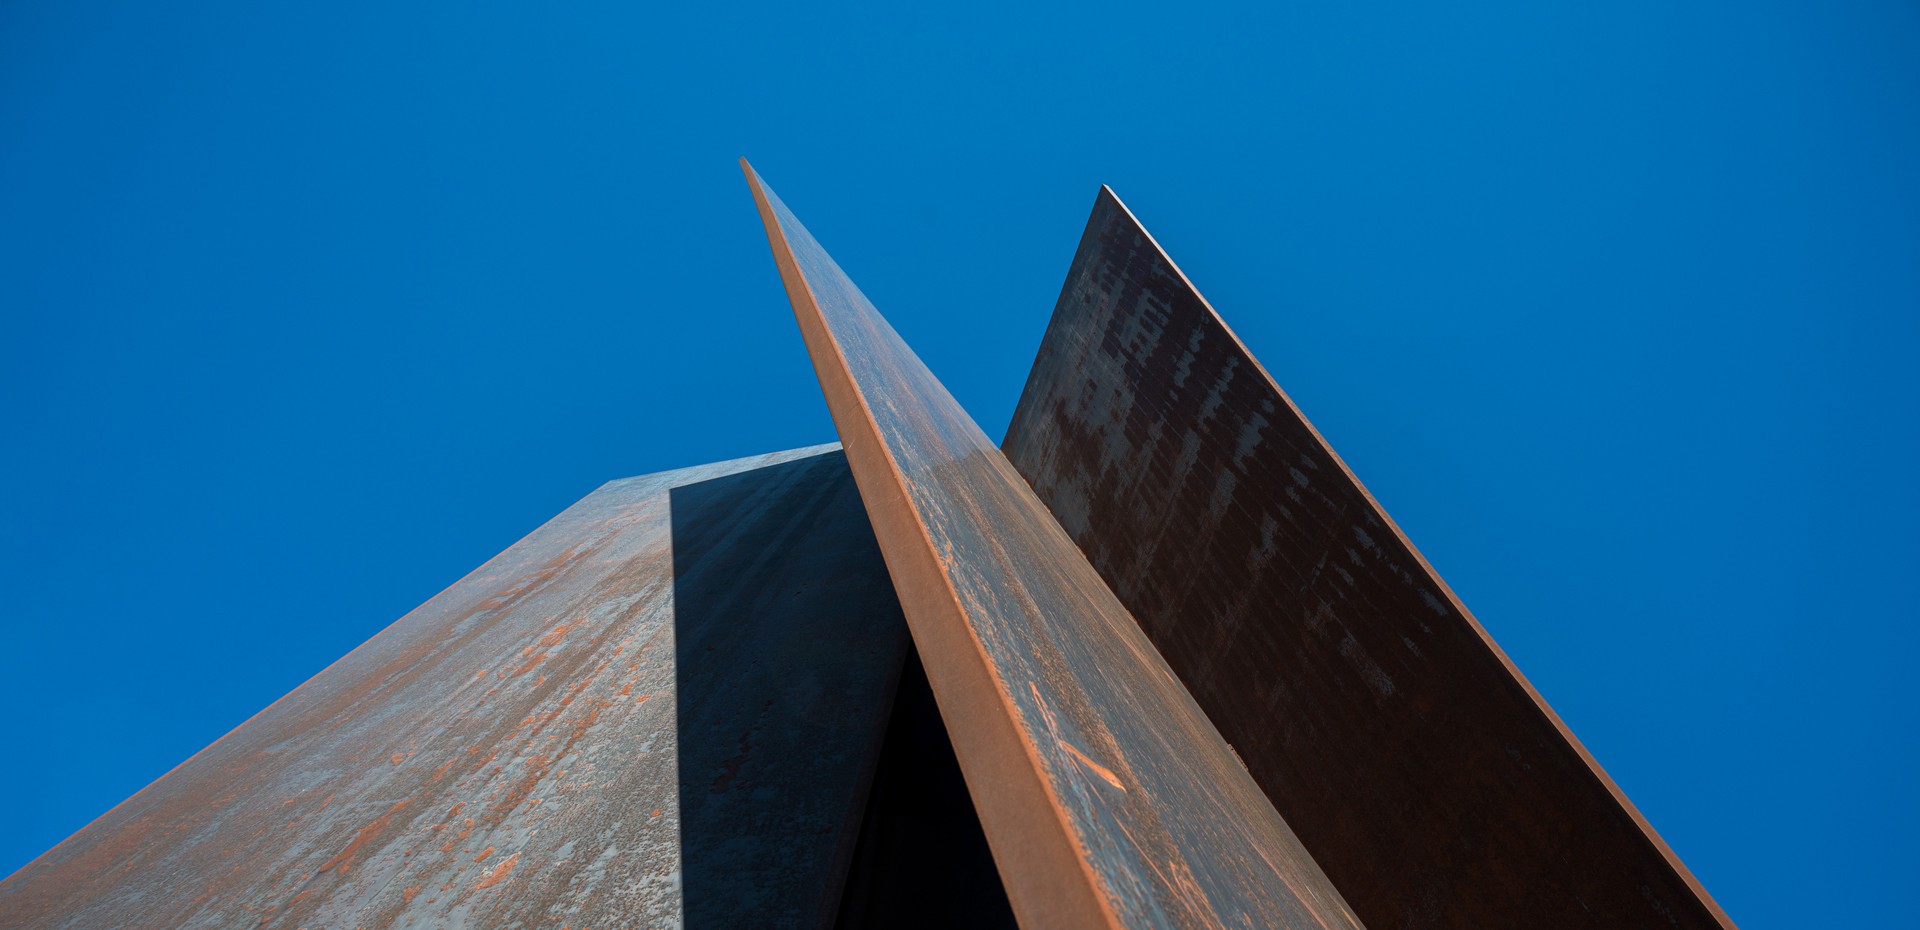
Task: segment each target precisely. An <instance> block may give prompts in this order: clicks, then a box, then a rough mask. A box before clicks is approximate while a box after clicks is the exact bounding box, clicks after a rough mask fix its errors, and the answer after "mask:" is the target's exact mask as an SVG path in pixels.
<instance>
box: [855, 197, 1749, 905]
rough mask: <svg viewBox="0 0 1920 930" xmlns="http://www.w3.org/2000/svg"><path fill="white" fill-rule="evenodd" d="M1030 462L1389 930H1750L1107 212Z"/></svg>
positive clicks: (1035, 395) (1064, 297)
mask: <svg viewBox="0 0 1920 930" xmlns="http://www.w3.org/2000/svg"><path fill="white" fill-rule="evenodd" d="M1004 448H1005V450H1006V454H1007V457H1008V458H1009V459H1011V460H1012V463H1013V465H1014V467H1015V468H1017V469H1018V470H1019V472H1020V473H1021V474H1022V475H1024V476H1025V478H1026V480H1027V481H1028V482H1030V483H1031V484H1032V487H1033V489H1034V490H1035V491H1037V492H1038V493H1039V496H1040V498H1041V500H1043V501H1045V502H1046V504H1047V506H1048V508H1049V509H1050V510H1051V512H1052V513H1053V514H1054V515H1055V516H1056V517H1058V518H1059V521H1060V523H1061V524H1063V525H1064V526H1065V527H1066V529H1067V530H1068V531H1069V532H1070V533H1071V534H1072V536H1073V538H1074V539H1075V541H1077V542H1078V543H1079V545H1080V547H1081V548H1082V549H1083V550H1084V551H1085V552H1086V554H1087V555H1088V557H1089V558H1090V559H1091V560H1092V562H1093V564H1094V566H1095V567H1096V568H1098V569H1099V571H1100V574H1101V576H1102V577H1103V578H1105V579H1106V580H1107V582H1108V583H1109V584H1110V585H1111V586H1112V589H1113V590H1114V592H1115V593H1116V594H1118V595H1119V597H1120V600H1121V601H1122V602H1123V603H1124V604H1126V606H1127V608H1128V609H1129V610H1130V611H1131V612H1132V614H1133V616H1134V617H1135V618H1137V619H1138V620H1139V621H1140V623H1141V625H1142V626H1143V627H1144V629H1145V630H1146V633H1147V635H1148V637H1149V638H1150V639H1151V640H1152V642H1153V644H1154V645H1155V646H1156V647H1158V649H1159V651H1160V652H1161V654H1163V655H1164V656H1166V659H1167V662H1168V663H1169V664H1170V665H1171V666H1172V667H1173V670H1174V671H1175V672H1176V673H1178V674H1179V676H1180V678H1181V680H1182V681H1184V682H1186V684H1187V686H1188V687H1189V688H1190V689H1191V690H1192V692H1193V695H1194V697H1195V699H1197V700H1198V701H1199V702H1200V706H1201V707H1203V708H1205V709H1206V711H1207V713H1208V715H1209V716H1210V717H1211V718H1212V719H1213V721H1214V722H1215V723H1216V724H1217V725H1218V726H1219V727H1220V731H1221V733H1222V734H1224V735H1225V736H1226V738H1227V739H1228V740H1229V741H1231V742H1232V743H1233V745H1234V747H1235V748H1236V749H1238V750H1239V753H1240V756H1241V758H1243V759H1245V760H1246V762H1247V765H1248V766H1249V768H1251V770H1252V772H1253V775H1254V777H1255V778H1256V779H1257V780H1258V781H1259V783H1260V785H1261V787H1262V788H1264V789H1265V790H1266V792H1267V795H1268V796H1269V797H1270V798H1272V799H1273V802H1274V804H1275V806H1276V807H1278V808H1279V810H1280V813H1281V814H1282V815H1283V816H1285V817H1286V819H1287V822H1288V823H1289V824H1290V825H1292V827H1293V828H1294V830H1295V831H1297V832H1298V834H1299V836H1300V839H1301V840H1302V841H1303V842H1304V843H1305V844H1306V847H1307V849H1308V850H1309V851H1311V852H1312V853H1313V856H1314V858H1315V859H1316V860H1318V861H1319V862H1320V864H1321V865H1322V866H1323V867H1324V868H1325V869H1326V871H1327V874H1328V875H1329V876H1330V877H1331V878H1332V879H1333V882H1334V884H1335V885H1336V886H1337V887H1338V888H1339V889H1340V891H1341V892H1342V893H1343V894H1344V895H1345V896H1346V899H1347V901H1348V902H1349V903H1351V904H1352V905H1353V908H1354V910H1355V911H1356V912H1358V913H1359V915H1360V916H1361V918H1362V919H1364V920H1366V921H1367V923H1368V924H1369V925H1371V926H1374V927H1376V928H1378V927H1472V928H1486V930H1523V928H1528V930H1532V928H1540V927H1648V928H1651V927H1685V928H1728V927H1731V926H1732V923H1731V922H1730V921H1729V920H1728V919H1727V917H1726V914H1725V913H1724V912H1722V911H1721V909H1720V908H1719V906H1718V905H1716V904H1715V903H1714V901H1713V899H1712V898H1711V897H1710V896H1708V894H1707V893H1706V891H1705V890H1704V889H1703V888H1701V887H1700V884H1699V882H1697V881H1695V880H1694V877H1693V876H1692V874H1690V873H1689V872H1688V871H1687V869H1686V867H1685V866H1684V865H1682V864H1681V862H1680V860H1679V858H1678V857H1676V856H1675V855H1674V854H1673V852H1672V850H1670V849H1669V848H1668V847H1667V845H1666V844H1665V843H1663V842H1662V841H1661V839H1660V837H1659V835H1658V834H1656V833H1655V832H1654V830H1653V828H1652V827H1651V826H1649V825H1648V823H1647V822H1646V820H1645V818H1643V817H1641V815H1640V813H1639V812H1638V811H1636V810H1635V809H1634V807H1633V805H1632V804H1631V803H1629V802H1628V801H1627V798H1626V796H1625V795H1624V794H1622V793H1621V791H1620V789H1619V787H1618V786H1616V785H1615V784H1614V783H1613V781H1612V780H1611V779H1609V778H1608V777H1607V775H1606V773H1605V772H1604V771H1602V770H1601V768H1600V766H1599V764H1598V763H1596V762H1595V761H1594V759H1593V757H1592V756H1591V755H1590V754H1588V752H1587V751H1586V750H1585V749H1584V748H1583V747H1582V746H1581V745H1580V742H1579V741H1578V740H1577V739H1575V738H1574V736H1573V734H1572V733H1571V732H1570V731H1569V730H1568V729H1567V727H1566V725H1565V724H1564V723H1562V722H1561V720H1560V718H1559V717H1557V716H1555V715H1554V713H1553V711H1552V710H1551V709H1550V708H1549V707H1548V706H1547V704H1546V702H1545V701H1544V700H1542V699H1541V697H1540V695H1539V693H1538V692H1536V691H1535V690H1534V689H1533V687H1532V686H1531V685H1529V684H1528V683H1527V680H1526V678H1525V677H1523V676H1522V675H1521V674H1520V672H1519V670H1518V669H1516V668H1515V667H1514V665H1513V663H1512V662H1511V661H1510V660H1509V659H1508V658H1507V656H1506V655H1505V654H1504V653H1503V652H1501V650H1500V648H1499V647H1498V646H1497V645H1495V644H1494V642H1493V640H1492V638H1491V637H1489V636H1488V635H1487V632H1486V630H1485V629H1483V628H1482V627H1481V626H1480V624H1479V623H1478V622H1476V621H1475V620H1474V618H1473V615H1472V614H1470V613H1468V612H1467V609H1466V607H1465V606H1463V605H1462V604H1461V603H1460V599H1459V598H1457V597H1455V596H1454V594H1453V592H1452V591H1451V590H1450V589H1448V587H1447V585H1446V584H1445V583H1444V582H1443V581H1441V580H1440V577H1439V575H1437V574H1436V573H1435V572H1434V571H1433V568H1432V566H1430V565H1428V564H1427V561H1426V560H1425V559H1424V558H1422V557H1421V556H1420V553H1419V552H1418V551H1417V550H1415V549H1414V547H1413V544H1412V543H1410V542H1409V541H1408V540H1407V537H1406V534H1404V533H1402V532H1401V531H1400V528H1399V527H1398V526H1396V525H1395V524H1394V522H1393V520H1392V519H1391V518H1389V517H1388V516H1387V514H1386V512H1385V511H1384V510H1382V509H1381V507H1380V505H1379V502H1377V501H1375V500H1374V499H1373V497H1372V495H1370V494H1368V493H1367V490H1366V488H1364V487H1362V486H1361V484H1360V481H1359V479H1357V478H1355V477H1354V475H1353V472H1352V471H1351V470H1350V469H1349V468H1348V467H1347V466H1346V464H1345V463H1344V462H1342V461H1341V459H1340V457H1339V456H1338V455H1336V454H1334V451H1333V449H1332V448H1330V447H1329V446H1328V445H1327V443H1326V440H1325V439H1323V438H1322V437H1321V436H1320V434H1319V433H1318V432H1317V431H1315V430H1314V428H1313V426H1312V425H1310V424H1309V423H1308V422H1307V420H1306V417H1304V416H1303V415H1302V414H1301V413H1300V410H1299V408H1297V407H1295V406H1294V404H1293V402H1292V401H1291V400H1289V399H1288V398H1287V395H1286V394H1285V393H1284V392H1283V391H1281V390H1280V387H1279V385H1277V384H1276V383H1275V382H1274V380H1273V378H1272V376H1270V375H1269V374H1268V373H1267V371H1266V369H1264V368H1262V367H1261V366H1260V363H1259V362H1257V361H1255V360H1254V358H1253V355H1252V354H1251V353H1249V352H1248V351H1247V347H1246V346H1245V345H1243V344H1242V343H1241V342H1240V340H1239V339H1238V338H1236V337H1235V336H1234V334H1233V332H1232V331H1231V330H1229V329H1228V328H1227V325H1226V324H1225V323H1224V322H1222V321H1221V319H1220V317H1219V315H1218V314H1216V313H1215V312H1214V310H1213V308H1212V307H1211V306H1209V305H1208V303H1207V302H1206V300H1205V299H1204V298H1202V297H1201V296H1200V293H1199V291H1198V290H1196V289H1195V288H1194V286H1193V284H1192V282H1190V281H1188V280H1187V278H1186V276H1185V275H1183V274H1181V273H1180V270H1179V268H1177V267H1176V266H1175V265H1174V263H1173V261H1172V260H1171V259H1170V258H1168V257H1167V255H1166V253H1165V252H1163V251H1162V250H1161V249H1160V247H1159V246H1158V245H1157V244H1156V243H1155V242H1154V241H1153V239H1152V237H1150V236H1148V235H1147V232H1146V230H1145V229H1144V228H1142V227H1141V225H1140V223H1139V222H1138V221H1137V220H1135V219H1134V217H1133V215H1132V214H1131V213H1130V212H1128V210H1127V209H1126V207H1125V206H1123V205H1122V204H1121V203H1120V201H1119V199H1118V198H1117V197H1115V196H1114V195H1113V192H1112V191H1110V190H1107V189H1105V188H1102V189H1101V191H1100V195H1099V197H1098V200H1097V202H1096V203H1095V205H1094V209H1093V215H1092V217H1091V218H1090V219H1089V220H1088V221H1087V228H1086V234H1085V236H1084V238H1082V240H1081V242H1080V247H1079V250H1078V251H1077V253H1076V254H1075V255H1074V259H1073V266H1072V269H1071V270H1070V271H1069V272H1068V275H1067V281H1066V285H1065V287H1064V288H1062V290H1061V293H1060V300H1059V303H1058V304H1057V305H1056V307H1055V308H1054V315H1053V319H1052V321H1051V322H1050V323H1049V325H1048V327H1047V332H1046V336H1045V337H1044V339H1043V341H1042V343H1041V347H1040V352H1039V357H1038V358H1037V360H1036V361H1035V362H1034V366H1033V372H1032V375H1031V376H1030V378H1029V380H1028V382H1027V385H1026V389H1025V391H1024V392H1023V393H1022V395H1021V398H1020V403H1019V406H1018V408H1017V409H1016V411H1015V413H1014V416H1013V421H1012V424H1011V426H1010V427H1009V428H1008V431H1007V437H1006V442H1005V446H1004ZM863 489H864V486H863Z"/></svg>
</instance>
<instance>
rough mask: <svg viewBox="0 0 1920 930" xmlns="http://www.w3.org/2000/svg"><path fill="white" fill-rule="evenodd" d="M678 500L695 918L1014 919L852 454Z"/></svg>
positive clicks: (686, 891) (697, 487)
mask: <svg viewBox="0 0 1920 930" xmlns="http://www.w3.org/2000/svg"><path fill="white" fill-rule="evenodd" d="M670 504H671V508H672V528H673V529H672V544H673V604H674V608H673V609H674V653H675V654H674V661H675V668H676V689H675V703H676V708H675V709H676V714H677V720H676V727H675V733H676V739H677V743H678V760H679V761H678V770H677V771H678V780H679V785H678V799H679V810H678V816H679V829H680V847H681V869H682V871H681V895H682V904H683V914H684V920H685V924H684V925H685V926H686V927H687V928H689V930H711V928H716V927H748V926H751V927H830V926H839V927H842V928H849V930H854V928H872V927H885V926H903V925H905V923H903V921H904V922H906V923H911V924H912V925H914V926H956V927H958V926H966V927H996V926H1006V927H1011V926H1013V923H1012V918H1011V914H1010V913H1008V912H1007V910H1006V908H1007V905H1006V896H1005V893H1004V891H1002V890H1001V888H1000V882H999V876H998V874H997V873H996V872H995V871H994V868H993V864H992V860H991V857H990V856H989V855H988V853H987V849H986V843H985V840H984V839H983V838H982V837H981V834H980V826H979V821H978V819H977V817H975V815H974V812H973V807H972V804H971V803H970V802H969V800H968V799H967V796H966V788H965V784H964V782H963V781H961V779H960V775H959V769H958V766H957V764H955V763H954V761H953V751H952V748H951V746H950V745H949V744H948V742H947V737H946V731H945V728H944V727H943V726H942V725H941V724H940V718H939V713H938V711H937V709H935V708H934V706H933V700H932V695H931V693H930V692H929V691H928V690H927V687H926V684H925V676H924V674H922V673H921V672H920V670H919V664H918V661H917V659H914V658H913V657H912V646H911V643H910V640H909V638H908V635H907V630H906V624H905V622H904V620H903V619H902V617H901V614H900V606H899V602H898V601H897V599H896V598H895V596H894V592H893V585H892V582H891V580H890V578H889V576H888V575H887V570H886V564H885V562H884V561H883V560H882V558H881V556H880V551H879V548H878V546H877V545H876V543H875V542H874V538H873V531H872V529H871V527H870V526H869V524H868V522H867V515H866V511H865V509H864V508H863V507H862V505H861V502H860V496H859V492H858V490H857V489H856V488H855V487H854V484H853V480H852V475H851V473H850V472H849V471H848V470H847V465H846V459H845V456H844V455H843V454H842V453H840V452H839V451H837V450H835V451H831V452H826V453H822V454H820V455H814V456H809V457H807V458H802V459H796V460H792V461H787V462H782V463H779V464H774V465H769V466H765V467H762V468H758V469H754V470H751V471H746V472H740V473H737V474H734V475H729V476H726V477H721V478H715V479H711V480H708V481H702V482H697V483H694V484H688V485H683V486H680V487H677V488H674V489H673V490H672V492H671V496H670ZM903 667H904V668H905V669H906V671H905V672H904V673H903V672H902V669H903ZM896 686H897V688H896ZM896 690H897V692H898V700H897V702H896ZM863 821H864V825H863ZM935 902H938V906H937V907H929V905H930V904H933V903H935ZM1003 913H1005V914H1006V916H1005V918H1004V921H999V922H996V915H999V914H1003ZM909 915H910V916H909ZM929 919H931V920H932V921H933V922H932V923H929V922H928V920H929Z"/></svg>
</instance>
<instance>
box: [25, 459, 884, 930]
mask: <svg viewBox="0 0 1920 930" xmlns="http://www.w3.org/2000/svg"><path fill="white" fill-rule="evenodd" d="M906 646H907V640H906V629H905V626H904V624H903V623H902V621H901V618H900V614H899V607H898V604H897V602H896V601H895V599H894V596H893V592H892V586H891V584H890V583H889V581H888V579H887V575H886V571H885V567H884V564H883V563H882V561H881V559H880V555H879V552H878V550H877V549H876V547H875V545H874V541H873V535H872V531H871V530H870V529H869V528H868V525H867V519H866V515H865V513H864V512H863V511H862V510H861V507H860V501H859V498H858V495H857V492H856V490H855V488H854V486H853V483H852V481H851V478H850V476H849V474H848V472H847V468H846V464H845V459H844V457H843V456H842V455H841V454H840V453H839V452H838V451H835V450H833V449H832V448H830V447H821V448H814V449H805V450H797V451H795V452H789V453H781V454H777V455H770V456H762V457H759V458H754V459H743V460H739V461H734V462H725V463H721V464H717V465H708V466H704V467H700V468H690V469H684V470H681V471H674V472H667V473H663V474H658V475H652V476H648V477H643V478H631V479H627V480H624V481H615V482H612V483H610V484H608V485H606V486H605V487H602V488H601V489H600V490H598V491H595V492H594V493H593V494H591V495H589V496H588V497H587V498H585V499H584V500H582V501H581V502H580V503H578V504H576V505H574V506H573V507H572V508H570V509H568V510H567V511H566V512H565V513H562V514H561V515H559V516H558V517H555V518H554V519H553V520H552V521H551V522H549V523H547V524H546V525H545V526H543V527H541V528H540V529H538V530H536V531H535V532H533V533H532V534H531V535H529V536H528V537H527V538H526V539H524V540H522V541H520V542H519V543H517V544H515V545H514V546H513V547H512V548H510V549H508V550H507V551H506V552H504V553H502V554H501V555H499V556H498V557H496V558H495V559H493V560H492V561H490V562H488V563H487V564H486V565H484V566H482V567H481V568H480V569H478V570H477V571H475V572H474V573H473V574H471V575H469V576H467V577H466V578H465V579H463V580H461V581H460V582H459V583H458V584H455V585H454V586H452V587H451V588H448V589H447V590H446V591H445V592H443V593H441V594H440V595H439V596H438V597H435V598H434V599H433V600H431V601H429V602H427V603H426V604H425V605H423V606H422V607H420V608H419V609H418V610H415V611H414V612H412V613H410V614H408V615H407V616H406V617H404V618H402V619H401V620H399V621H398V622H397V623H395V624H394V625H393V626H391V627H389V628H388V629H386V630H384V631H383V632H381V633H380V634H379V635H377V636H375V637H374V638H373V639H371V640H369V641H368V642H367V643H366V644H364V645H362V646H361V647H360V648H358V649H356V650H354V651H353V652H352V653H350V654H348V655H347V656H346V657H345V658H343V659H341V660H340V661H339V662H336V663H335V664H334V665H332V666H331V667H329V668H328V669H327V670H325V671H324V672H321V673H320V674H319V675H318V676H316V677H314V678H313V679H312V680H311V681H309V682H307V683H306V684H304V685H302V686H300V687H299V688H298V689H296V690H294V691H293V692H292V693H290V694H288V695H287V696H286V697H284V698H282V699H281V700H280V701H278V702H276V703H275V704H274V705H273V706H271V707H269V708H267V709H266V710H265V711H262V712H261V713H260V714H259V715H258V716H256V717H254V718H253V719H252V720H250V721H248V722H247V723H246V724H245V725H244V726H242V727H241V728H240V729H238V730H235V731H234V732H232V733H230V734H228V735H227V736H226V737H224V738H222V739H221V740H219V741H218V742H216V743H214V744H213V745H212V746H210V747H208V748H207V749H206V750H204V751H202V752H201V753H200V754H198V755H196V756H194V757H193V758H192V759H190V760H188V761H187V762H186V763H184V764H182V765H181V766H180V767H179V768H177V769H175V770H174V771H173V772H172V773H170V774H168V775H167V776H166V777H165V778H163V779H161V780H160V781H157V782H155V783H154V784H153V785H151V786H149V787H148V788H146V789H145V790H143V791H141V792H140V793H138V794H136V795H134V796H133V797H132V798H129V799H128V800H127V801H125V802H124V803H122V804H120V805H119V806H118V807H115V808H114V809H113V810H112V811H110V812H108V813H107V814H106V815H105V816H103V817H102V818H100V820H98V821H96V822H95V823H93V824H92V825H91V826H89V827H87V828H86V829H84V830H82V831H81V832H79V833H78V834H75V835H74V836H73V837H71V838H70V839H68V840H67V841H66V842H64V843H61V844H60V845H59V846H57V847H55V848H54V849H53V850H51V851H50V852H48V853H46V854H45V855H43V856H41V857H40V858H38V859H36V860H34V861H33V862H32V863H30V864H28V865H27V866H26V867H25V868H23V869H21V870H20V871H19V872H18V873H16V874H15V875H14V876H12V877H11V878H10V879H8V880H7V881H6V882H5V883H4V884H0V927H33V928H56V927H60V928H75V930H82V928H84V930H98V928H109V927H141V928H163V927H221V928H231V927H255V926H265V927H288V928H293V927H314V928H318V927H364V928H385V927H434V928H451V927H473V928H490V927H507V926H522V927H539V928H556V930H557V928H559V927H563V926H568V927H593V928H601V927H652V926H677V925H680V924H681V923H682V922H684V923H685V924H686V925H688V926H708V927H712V926H729V927H732V926H739V927H762V926H796V927H824V926H831V925H832V920H833V918H834V914H835V911H836V909H837V907H838V904H839V891H840V887H841V879H842V876H843V874H844V872H845V869H846V866H847V861H848V859H849V858H850V856H851V853H852V848H853V843H854V840H855V836H856V834H857V832H858V830H857V827H858V824H857V818H858V812H859V810H860V809H861V807H863V806H864V804H865V796H864V788H865V784H866V778H867V776H868V774H869V772H870V770H871V768H872V764H873V759H874V756H875V754H876V753H877V750H878V745H879V739H880V736H881V734H882V733H883V731H884V728H885V723H886V713H887V707H888V703H889V701H890V698H891V694H892V689H893V686H894V682H895V680H896V676H897V675H898V673H899V669H900V664H901V660H902V657H903V655H904V650H905V649H906Z"/></svg>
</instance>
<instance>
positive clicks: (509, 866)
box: [473, 853, 520, 891]
mask: <svg viewBox="0 0 1920 930" xmlns="http://www.w3.org/2000/svg"><path fill="white" fill-rule="evenodd" d="M519 861H520V854H519V853H514V854H513V855H511V856H508V857H506V858H505V859H502V860H500V864H499V865H496V866H494V867H493V869H492V871H489V872H488V873H487V874H486V875H484V876H482V877H481V879H480V881H478V882H476V883H475V884H474V886H473V890H475V891H479V890H480V889H482V888H492V887H493V886H495V885H498V884H500V883H501V882H504V881H506V880H507V876H509V875H512V874H513V867H514V865H515V864H516V863H518V862H519Z"/></svg>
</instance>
